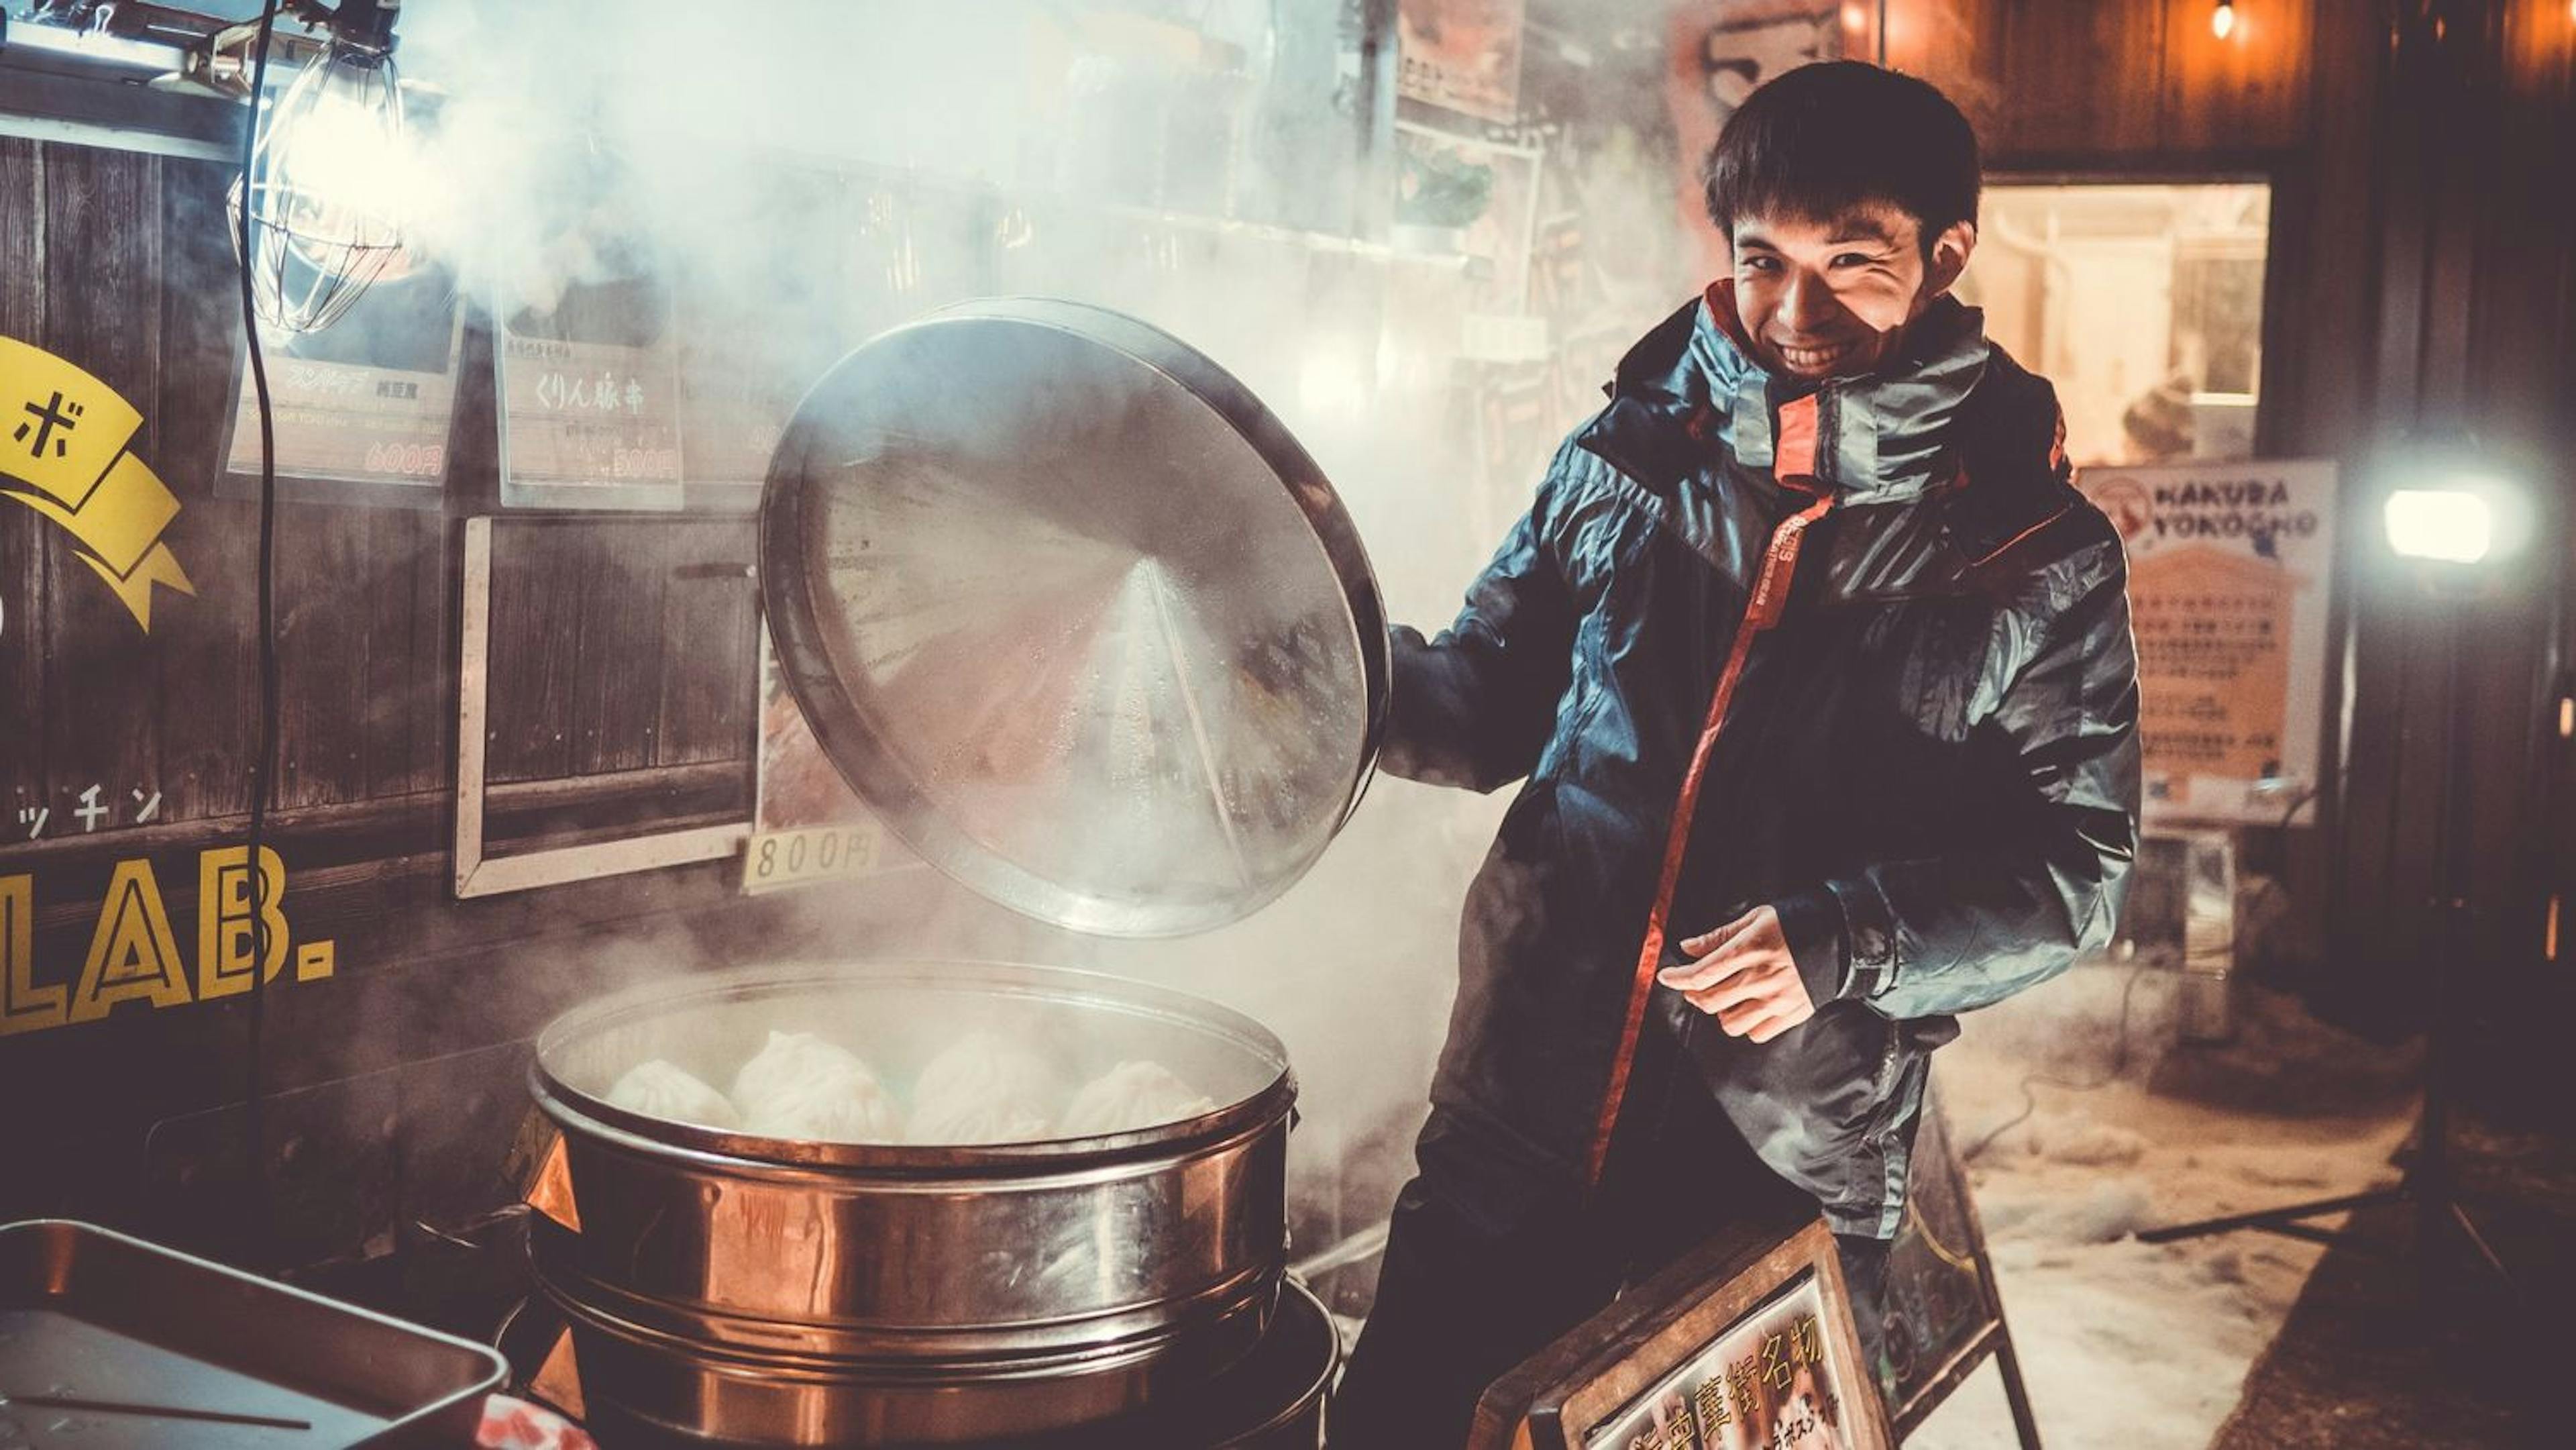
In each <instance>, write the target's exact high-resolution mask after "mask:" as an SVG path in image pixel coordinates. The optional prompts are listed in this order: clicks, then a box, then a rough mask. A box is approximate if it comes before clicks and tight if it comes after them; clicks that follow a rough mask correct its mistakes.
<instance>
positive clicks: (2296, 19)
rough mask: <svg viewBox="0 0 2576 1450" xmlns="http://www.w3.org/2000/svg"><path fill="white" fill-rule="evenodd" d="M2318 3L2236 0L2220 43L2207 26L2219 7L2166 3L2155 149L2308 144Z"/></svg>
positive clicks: (2193, 0)
mask: <svg viewBox="0 0 2576 1450" xmlns="http://www.w3.org/2000/svg"><path fill="white" fill-rule="evenodd" d="M2315 4H2316V0H2239V3H2238V5H2237V7H2236V12H2237V25H2236V30H2235V32H2234V33H2233V34H2231V35H2229V36H2228V37H2227V38H2226V39H2224V40H2221V39H2219V38H2218V36H2217V35H2216V33H2215V32H2213V31H2212V30H2211V29H2210V23H2209V19H2210V14H2211V11H2212V10H2213V9H2214V8H2215V7H2214V6H2212V5H2211V4H2210V3H2209V0H2164V24H2163V27H2162V45H2161V52H2162V53H2161V56H2160V59H2161V61H2162V65H2161V67H2160V71H2159V77H2158V79H2159V81H2160V84H2161V90H2162V94H2163V102H2162V104H2161V106H2160V107H2159V108H2158V109H2159V112H2160V115H2159V125H2158V127H2157V131H2156V137H2155V142H2154V144H2155V145H2157V146H2158V147H2160V148H2161V149H2163V150H2165V151H2168V152H2195V151H2203V152H2207V151H2272V150H2282V149H2287V148H2290V147H2295V146H2298V145H2301V144H2302V143H2304V142H2305V141H2306V140H2307V138H2308V115H2309V75H2310V67H2311V60H2310V54H2311V51H2312V50H2313V48H2314V46H2315V43H2316V16H2315ZM2048 8H2051V9H2055V8H2066V9H2072V10H2078V11H2082V10H2094V9H2107V8H2111V7H2097V6H2089V5H2076V6H2066V7H2055V6H2051V7H2048ZM2123 8H2126V7H2123Z"/></svg>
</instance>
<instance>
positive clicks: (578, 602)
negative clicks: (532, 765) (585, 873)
mask: <svg viewBox="0 0 2576 1450" xmlns="http://www.w3.org/2000/svg"><path fill="white" fill-rule="evenodd" d="M685 527H686V525H684V524H681V523H680V522H679V521H678V520H672V521H671V522H669V523H653V524H634V523H619V524H613V525H608V526H605V527H593V528H585V529H580V530H578V531H576V530H573V529H569V528H567V529H555V530H549V531H548V532H547V533H546V534H545V535H543V536H542V537H544V538H546V540H547V541H548V542H549V543H553V544H558V545H561V546H564V547H563V548H562V550H561V552H560V553H558V554H557V555H556V558H557V560H558V563H557V567H561V568H564V569H566V570H567V571H568V572H569V573H570V574H571V575H572V577H573V583H574V591H573V601H574V602H573V608H572V610H571V612H570V617H569V618H567V619H565V620H564V621H563V627H565V628H567V629H569V630H570V631H571V632H572V636H573V676H572V720H571V727H572V739H571V759H570V762H569V764H568V765H567V767H566V770H565V773H566V774H568V775H576V776H580V775H606V774H608V773H610V772H612V771H621V770H640V769H642V768H643V767H644V766H646V765H649V764H651V763H652V760H653V739H654V735H655V733H656V732H657V731H658V729H659V728H660V724H661V712H660V710H659V709H658V708H657V707H658V704H659V696H660V686H661V674H662V671H663V669H665V668H688V667H689V666H688V665H687V664H683V663H678V662H674V661H671V660H670V659H669V658H668V656H667V652H666V651H665V650H664V648H663V642H662V638H661V634H662V619H663V615H662V594H663V588H664V586H665V585H666V583H667V582H668V580H669V576H670V564H669V558H670V553H671V550H672V548H673V546H674V545H675V544H676V543H677V542H678V541H679V539H678V534H679V531H680V530H681V529H684V528H685Z"/></svg>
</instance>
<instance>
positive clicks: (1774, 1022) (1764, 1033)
mask: <svg viewBox="0 0 2576 1450" xmlns="http://www.w3.org/2000/svg"><path fill="white" fill-rule="evenodd" d="M1797 1025H1798V1024H1797V1023H1795V1022H1792V1021H1790V1020H1789V1019H1788V1018H1786V1017H1765V1018H1763V1019H1762V1020H1761V1021H1759V1022H1757V1023H1755V1024H1753V1026H1752V1027H1750V1028H1748V1029H1747V1030H1746V1031H1745V1034H1744V1035H1745V1037H1746V1038H1748V1039H1750V1040H1751V1041H1754V1042H1768V1041H1770V1040H1771V1039H1772V1038H1774V1037H1777V1036H1779V1035H1780V1034H1781V1033H1783V1032H1786V1031H1788V1030H1789V1029H1790V1028H1792V1027H1795V1026H1797Z"/></svg>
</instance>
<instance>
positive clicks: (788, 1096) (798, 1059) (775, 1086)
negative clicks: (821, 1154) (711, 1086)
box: [733, 1032, 903, 1143]
mask: <svg viewBox="0 0 2576 1450" xmlns="http://www.w3.org/2000/svg"><path fill="white" fill-rule="evenodd" d="M733 1100H734V1103H735V1105H736V1106H738V1107H739V1108H740V1109H741V1110H742V1119H743V1126H744V1127H745V1128H747V1129H749V1130H750V1131H752V1132H754V1133H758V1134H761V1135H762V1136H764V1137H770V1138H807V1139H813V1140H816V1141H820V1142H829V1143H896V1142H901V1141H902V1140H903V1110H902V1107H901V1106H900V1105H899V1104H897V1103H896V1102H895V1100H894V1094H892V1093H890V1092H887V1091H886V1089H885V1085H884V1084H883V1083H881V1082H879V1081H877V1075H876V1074H875V1073H873V1072H870V1071H869V1070H868V1065H867V1064H866V1063H864V1062H861V1061H860V1060H859V1058H858V1056H857V1054H855V1053H853V1052H851V1051H849V1050H848V1049H847V1048H843V1047H838V1046H835V1045H833V1044H832V1043H829V1042H826V1041H824V1040H823V1039H822V1038H819V1037H816V1036H815V1035H814V1034H812V1033H810V1032H772V1033H770V1034H769V1042H768V1043H767V1045H765V1046H763V1047H762V1048H761V1049H760V1051H759V1052H758V1053H756V1054H754V1055H753V1057H752V1059H751V1060H750V1061H749V1062H746V1063H744V1064H743V1065H742V1070H741V1071H740V1072H737V1073H735V1074H734V1079H733Z"/></svg>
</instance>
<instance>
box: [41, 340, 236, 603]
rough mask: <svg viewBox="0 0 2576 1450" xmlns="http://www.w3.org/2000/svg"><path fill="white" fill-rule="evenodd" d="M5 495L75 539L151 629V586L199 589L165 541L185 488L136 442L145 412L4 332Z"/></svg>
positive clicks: (79, 553)
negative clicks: (176, 487)
mask: <svg viewBox="0 0 2576 1450" xmlns="http://www.w3.org/2000/svg"><path fill="white" fill-rule="evenodd" d="M0 407H5V408H6V409H7V416H6V417H5V418H0V500H7V501H9V502H12V503H19V504H24V505H26V506H27V507H28V508H30V509H33V510H35V511H36V512H37V513H38V514H41V515H43V516H44V517H45V518H47V519H49V520H51V521H52V522H54V523H55V524H57V525H60V526H61V528H62V529H63V531H64V532H65V533H68V534H70V535H71V537H72V542H73V544H74V546H75V549H74V557H75V558H78V559H79V560H80V561H81V562H82V563H84V564H87V565H88V566H89V567H90V569H91V570H92V571H93V572H95V573H96V574H97V575H98V577H99V578H100V580H101V581H103V582H104V583H105V584H106V585H107V587H108V589H109V590H110V591H112V592H113V593H114V594H115V595H116V598H117V601H118V602H119V603H121V604H123V605H124V606H125V608H126V610H127V612H128V613H131V614H132V615H133V616H134V622H135V623H136V624H137V625H139V626H141V627H142V628H143V630H144V631H145V632H147V633H149V632H150V630H151V628H152V589H153V586H154V585H156V584H157V585H160V586H162V587H164V588H168V589H176V590H178V591H179V592H180V593H182V594H194V593H196V592H197V589H196V586H195V585H194V584H191V583H189V582H188V571H187V570H185V569H183V568H181V567H179V560H178V557H177V556H176V555H174V554H172V553H171V552H170V546H169V545H168V544H167V543H165V542H163V540H162V537H161V535H162V531H163V530H165V529H167V528H168V527H169V526H170V521H171V520H172V519H175V518H177V517H178V516H179V498H178V495H176V494H174V493H172V492H171V491H170V488H169V485H167V484H165V483H163V482H162V481H161V479H160V476H159V475H157V474H155V473H154V472H153V471H152V469H151V467H150V466H149V465H148V464H146V463H145V462H144V461H143V460H142V459H141V458H139V457H137V456H136V455H135V453H134V450H133V449H132V448H131V447H130V446H129V445H131V444H132V443H133V441H134V435H135V433H136V431H137V430H139V429H140V428H142V426H143V415H142V413H140V412H139V411H137V410H136V409H135V406H134V405H133V404H132V403H129V402H127V401H125V399H123V398H122V397H119V396H118V395H117V392H116V390H115V389H114V388H111V387H109V386H108V385H107V384H105V383H103V382H100V381H99V380H98V379H96V378H94V377H91V376H90V375H89V374H88V373H86V372H83V371H82V370H81V369H79V368H77V367H74V366H72V365H71V364H70V363H67V362H65V361H63V360H62V359H61V358H58V357H56V356H54V355H53V354H52V353H49V352H46V351H45V350H44V349H42V348H39V347H36V346H33V345H32V344H29V343H24V342H20V341H18V340H17V339H16V338H11V337H0Z"/></svg>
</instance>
